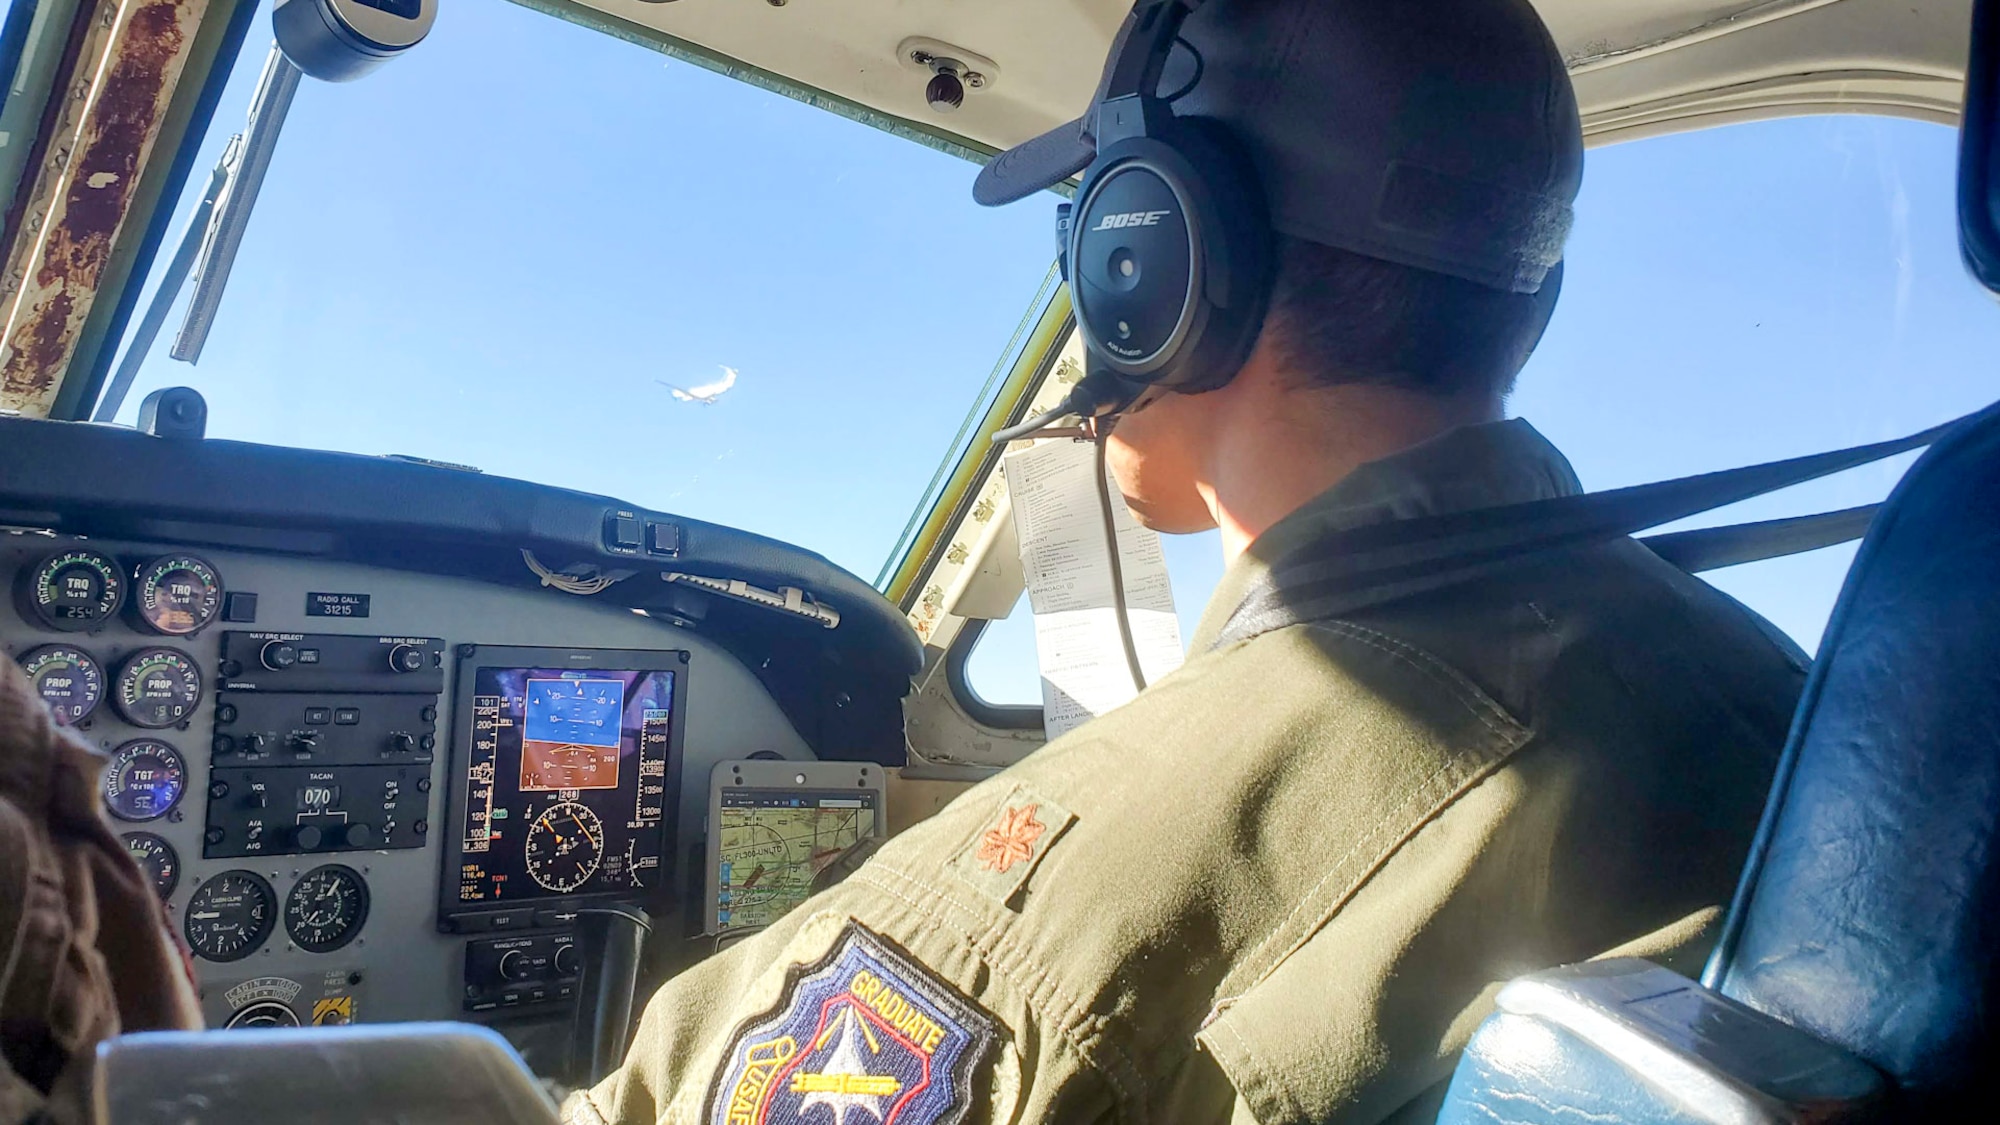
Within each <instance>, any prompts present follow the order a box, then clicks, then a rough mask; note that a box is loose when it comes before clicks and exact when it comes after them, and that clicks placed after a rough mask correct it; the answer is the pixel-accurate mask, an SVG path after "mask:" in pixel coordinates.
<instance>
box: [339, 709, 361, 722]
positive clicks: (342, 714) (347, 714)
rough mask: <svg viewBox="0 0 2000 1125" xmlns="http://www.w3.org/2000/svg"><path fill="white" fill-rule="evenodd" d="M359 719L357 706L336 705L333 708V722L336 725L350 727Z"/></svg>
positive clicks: (359, 713)
mask: <svg viewBox="0 0 2000 1125" xmlns="http://www.w3.org/2000/svg"><path fill="white" fill-rule="evenodd" d="M360 721H361V708H359V707H336V708H334V709H333V722H334V725H336V726H343V727H351V726H354V725H355V724H357V723H359V722H360Z"/></svg>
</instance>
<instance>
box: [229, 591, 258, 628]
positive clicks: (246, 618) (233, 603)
mask: <svg viewBox="0 0 2000 1125" xmlns="http://www.w3.org/2000/svg"><path fill="white" fill-rule="evenodd" d="M222 619H223V620H224V621H241V622H252V621H255V620H257V595H255V594H245V593H228V594H224V595H222Z"/></svg>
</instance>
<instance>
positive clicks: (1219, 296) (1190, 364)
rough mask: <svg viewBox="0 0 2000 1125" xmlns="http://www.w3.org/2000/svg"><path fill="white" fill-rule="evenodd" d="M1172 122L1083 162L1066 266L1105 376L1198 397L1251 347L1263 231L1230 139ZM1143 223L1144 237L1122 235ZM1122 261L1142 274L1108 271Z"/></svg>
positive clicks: (1257, 321)
mask: <svg viewBox="0 0 2000 1125" xmlns="http://www.w3.org/2000/svg"><path fill="white" fill-rule="evenodd" d="M1170 122H1171V123H1170V125H1169V127H1168V129H1167V130H1166V131H1165V135H1162V136H1146V137H1138V138H1131V139H1128V140H1125V141H1120V142H1118V143H1117V144H1115V145H1113V146H1110V147H1109V148H1107V149H1106V150H1105V151H1104V152H1102V153H1100V154H1099V157H1098V160H1097V161H1096V162H1094V163H1093V164H1092V165H1091V168H1090V170H1089V171H1088V172H1086V174H1085V176H1084V180H1083V183H1082V186H1081V187H1080V188H1079V190H1078V192H1077V204H1076V210H1075V211H1074V212H1073V214H1072V227H1071V232H1070V241H1069V253H1068V255H1067V265H1068V267H1069V273H1070V276H1069V281H1070V293H1071V298H1072V301H1073V305H1074V308H1075V310H1076V317H1077V322H1078V325H1079V329H1080V330H1081V331H1083V332H1084V341H1085V343H1086V345H1087V346H1088V347H1089V348H1090V349H1091V351H1092V352H1093V353H1094V354H1095V355H1096V356H1097V357H1098V358H1099V359H1100V360H1101V361H1102V362H1103V364H1104V365H1105V366H1106V367H1107V368H1109V369H1110V370H1111V371H1112V372H1114V373H1115V374H1117V375H1120V376H1122V377H1124V378H1127V379H1133V380H1137V381H1140V382H1143V383H1146V384H1153V385H1158V386H1162V387H1166V388H1170V389H1172V390H1176V391H1182V392H1185V393H1189V394H1198V393H1200V392H1202V391H1209V390H1214V389H1215V388H1217V387H1220V386H1222V385H1223V384H1225V383H1227V382H1228V381H1229V380H1230V379H1232V378H1234V377H1235V375H1236V372H1237V371H1238V370H1239V369H1240V368H1241V367H1242V366H1243V363H1244V361H1245V360H1247V359H1248V358H1249V355H1250V350H1251V348H1252V347H1254V346H1255V344H1256V342H1257V335H1258V332H1259V330H1260V329H1261V328H1262V325H1263V320H1264V311H1265V309H1266V307H1267V306H1268V304H1269V301H1270V288H1271V276H1270V275H1271V257H1272V255H1271V231H1270V224H1269V221H1268V219H1267V218H1266V217H1265V204H1264V193H1263V190H1262V188H1261V186H1259V184H1258V182H1257V178H1256V175H1255V172H1254V170H1253V169H1252V167H1251V165H1250V164H1249V161H1248V159H1247V158H1246V157H1244V156H1243V154H1242V153H1241V151H1240V150H1239V149H1238V148H1237V146H1236V144H1235V142H1234V141H1233V140H1232V139H1231V138H1230V136H1229V134H1228V133H1227V132H1226V131H1225V130H1224V129H1223V128H1222V127H1221V126H1220V125H1216V124H1214V123H1212V122H1206V121H1200V120H1191V119H1178V118H1177V119H1170ZM1155 218H1160V219H1163V221H1162V222H1161V224H1160V225H1159V226H1158V227H1157V228H1152V224H1153V222H1154V219H1155ZM1142 219H1143V220H1144V222H1145V223H1146V225H1147V226H1148V227H1149V228H1152V229H1148V230H1145V231H1136V230H1133V229H1131V227H1132V226H1135V225H1136V224H1137V221H1139V220H1142ZM1182 231H1184V236H1183V234H1182V233H1180V232H1182ZM1121 256H1123V257H1129V258H1131V259H1133V261H1134V262H1135V263H1136V264H1137V265H1138V267H1139V268H1138V269H1137V270H1136V271H1134V270H1132V269H1130V268H1129V267H1128V269H1127V272H1126V274H1125V275H1124V278H1123V279H1122V280H1121V279H1120V278H1118V277H1113V276H1112V275H1111V273H1110V272H1109V264H1110V263H1113V262H1118V264H1119V265H1121V266H1122V265H1124V264H1125V263H1124V262H1122V261H1120V258H1121Z"/></svg>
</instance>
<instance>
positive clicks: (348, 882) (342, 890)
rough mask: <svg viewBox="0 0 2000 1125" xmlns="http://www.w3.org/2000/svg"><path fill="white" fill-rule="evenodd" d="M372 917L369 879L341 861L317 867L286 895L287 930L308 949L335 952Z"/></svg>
mask: <svg viewBox="0 0 2000 1125" xmlns="http://www.w3.org/2000/svg"><path fill="white" fill-rule="evenodd" d="M367 920H368V883H367V881H366V880H364V879H362V878H361V874H360V872H357V871H355V870H354V869H353V868H351V867H343V866H341V865H340V864H338V863H329V864H327V865H326V866H325V867H315V868H313V869H312V870H311V871H308V872H306V873H305V874H304V875H302V876H300V877H299V881H298V882H297V883H295V884H293V885H292V893H290V894H288V895H286V896H285V932H287V933H289V934H291V935H292V941H293V943H295V944H296V945H297V946H298V947H299V948H300V949H303V950H305V951H306V952H308V953H331V952H333V951H334V950H336V949H339V948H340V947H341V946H343V945H346V944H347V943H348V942H350V941H353V940H354V935H355V934H358V933H360V932H361V923H363V922H365V921H367Z"/></svg>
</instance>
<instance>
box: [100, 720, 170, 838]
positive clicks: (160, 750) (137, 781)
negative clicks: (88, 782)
mask: <svg viewBox="0 0 2000 1125" xmlns="http://www.w3.org/2000/svg"><path fill="white" fill-rule="evenodd" d="M186 788H187V764H186V763H184V762H183V761H181V755H180V752H179V751H178V750H175V749H174V748H173V747H171V746H169V745H167V744H166V743H164V742H161V741H160V740H159V739H157V738H140V739H135V740H133V741H131V742H127V743H126V744H125V745H123V746H120V747H119V748H118V749H116V750H113V751H112V752H111V766H110V768H108V769H106V770H105V771H104V804H105V807H107V808H109V809H110V810H111V815H112V816H115V817H117V818H118V819H119V820H156V819H158V818H159V817H163V816H165V815H167V813H168V812H169V811H171V810H172V809H173V807H174V806H175V805H176V804H178V803H180V799H181V793H182V791H183V790H185V789H186Z"/></svg>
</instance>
